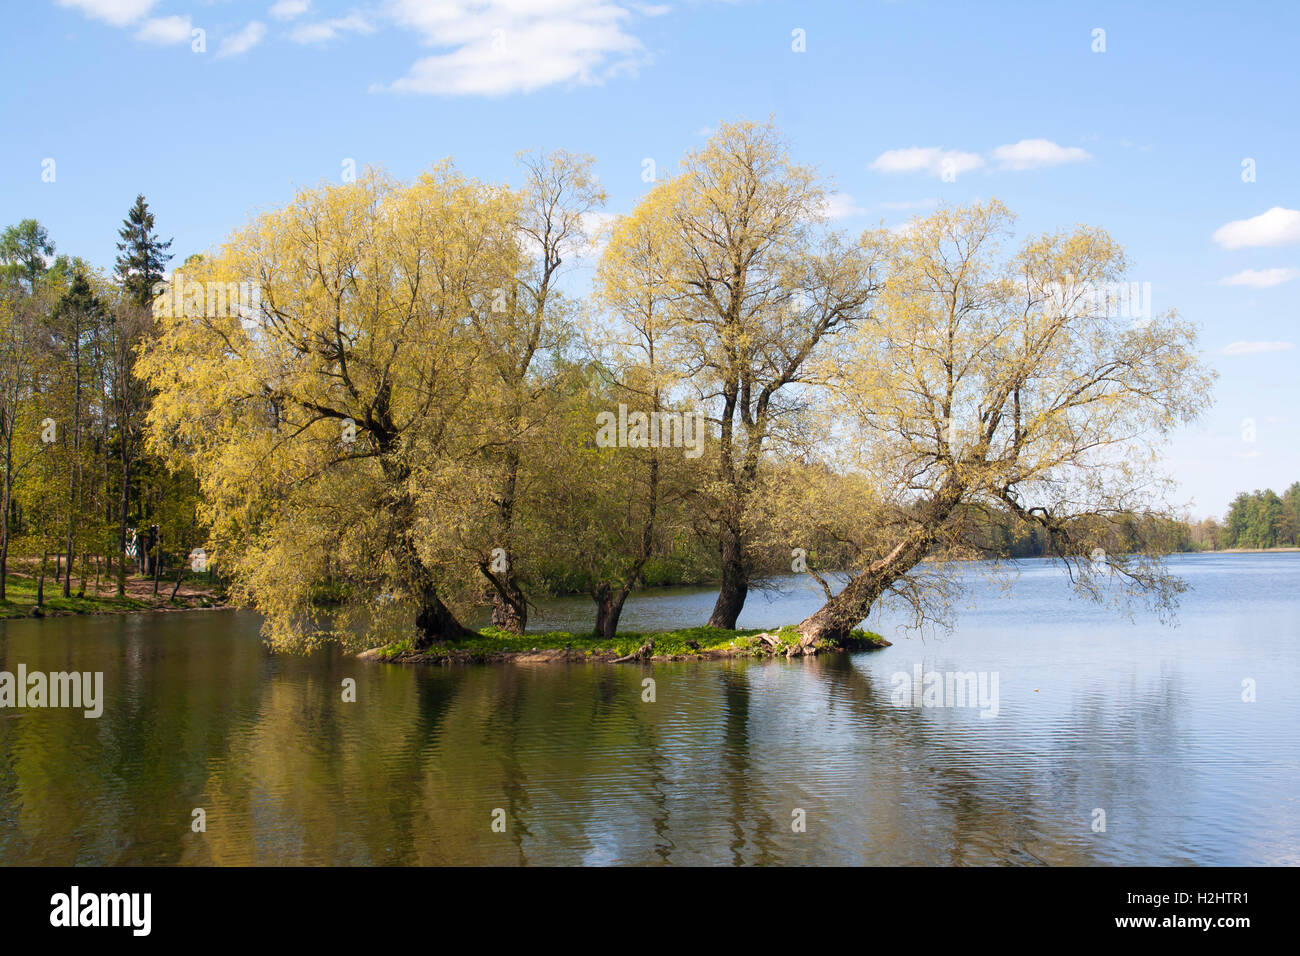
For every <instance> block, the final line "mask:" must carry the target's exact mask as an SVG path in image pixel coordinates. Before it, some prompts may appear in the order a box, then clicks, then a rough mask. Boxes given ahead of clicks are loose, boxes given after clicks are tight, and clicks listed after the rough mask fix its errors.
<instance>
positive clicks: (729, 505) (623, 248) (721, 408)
mask: <svg viewBox="0 0 1300 956" xmlns="http://www.w3.org/2000/svg"><path fill="white" fill-rule="evenodd" d="M826 199H827V190H826V187H825V185H824V184H823V183H821V182H820V181H819V180H818V179H817V178H816V176H815V174H814V172H813V171H812V170H811V169H809V168H808V167H805V166H800V165H797V164H795V163H794V162H793V161H792V160H791V159H790V157H789V149H788V146H787V145H786V143H785V142H784V141H783V140H782V139H781V137H780V136H779V135H778V134H777V132H776V130H775V129H774V128H773V127H772V126H771V124H768V125H756V124H753V123H736V124H729V125H724V126H722V127H721V128H720V129H719V131H718V132H717V133H716V134H715V135H714V136H713V137H712V138H711V139H710V140H709V142H708V143H707V144H706V145H705V146H704V148H703V149H701V150H699V151H696V152H693V153H690V154H688V155H687V156H686V158H685V160H684V162H683V164H682V171H681V172H680V173H679V174H678V175H677V176H675V177H673V178H671V179H669V180H667V181H664V182H662V183H659V184H657V185H656V186H655V187H654V189H652V190H651V191H650V193H649V195H648V196H647V197H646V198H645V199H644V200H643V202H642V203H641V205H640V206H639V207H638V208H637V210H636V213H635V215H636V216H637V217H638V218H639V219H641V220H642V222H643V227H642V228H643V229H644V230H647V231H649V232H650V233H651V234H652V235H653V237H654V255H653V257H652V259H650V260H649V262H648V266H649V269H648V271H649V274H650V280H651V281H653V282H655V283H656V284H660V285H663V286H665V287H667V288H669V289H671V294H672V308H671V309H670V310H668V311H667V312H666V319H665V323H664V326H663V329H662V338H663V342H664V351H665V358H666V359H667V360H670V361H671V362H672V363H673V364H675V365H677V366H678V367H679V368H681V369H683V370H684V372H685V373H686V377H687V379H688V380H689V382H690V384H691V387H692V388H693V390H694V392H695V396H696V398H697V400H698V401H699V402H701V403H702V404H703V405H705V406H707V407H708V408H710V409H711V412H710V415H711V418H712V421H713V423H714V424H715V425H716V428H717V441H718V452H717V456H716V470H715V478H714V483H713V485H712V487H711V488H708V489H706V491H707V495H706V498H707V501H708V507H709V512H710V514H709V517H710V520H711V523H712V525H713V528H714V534H715V536H716V539H717V548H718V557H719V562H720V569H721V585H720V588H719V593H718V599H717V602H716V604H715V606H714V608H713V612H712V614H711V616H710V618H709V624H710V625H711V626H714V627H724V628H733V627H735V626H736V618H737V617H738V616H739V614H740V611H741V608H742V607H743V606H744V603H745V597H746V595H747V593H748V591H749V587H750V578H751V572H752V567H753V558H752V555H751V554H750V547H749V538H750V537H751V535H752V532H753V527H752V521H751V519H752V500H751V497H752V494H753V491H754V488H755V484H756V481H757V479H758V475H759V469H760V466H761V463H762V460H763V453H764V450H765V448H766V447H767V446H769V445H770V444H771V443H772V442H774V441H776V442H780V441H782V440H784V439H787V438H789V437H791V436H792V435H794V434H796V433H797V428H795V427H794V426H795V424H796V423H797V422H798V416H799V412H800V411H801V410H802V407H803V404H804V397H803V394H804V393H803V389H804V388H805V387H806V386H808V385H810V384H813V383H814V382H815V381H816V379H817V375H816V371H815V370H816V360H817V358H818V352H819V350H820V348H821V346H822V345H823V344H824V342H825V341H826V340H827V339H829V338H831V337H832V336H835V335H837V334H838V333H840V332H842V331H844V330H846V329H848V328H850V327H851V326H852V325H853V324H854V323H855V322H857V321H859V320H860V319H862V318H863V317H865V316H866V314H867V312H868V306H869V303H870V301H871V297H872V295H873V294H874V291H875V280H874V278H873V267H874V257H875V253H874V250H872V249H871V248H870V247H869V246H865V245H862V244H856V245H855V244H850V243H847V242H845V241H844V240H843V239H842V238H840V237H838V236H836V235H834V234H827V233H826V232H825V230H824V229H822V228H821V226H822V223H823V221H824V210H825V207H826ZM641 254H642V253H641V247H640V244H639V243H636V242H628V241H615V242H611V244H610V246H609V248H608V250H607V251H606V253H605V258H606V260H607V262H608V268H609V269H610V270H612V271H619V270H622V269H623V268H624V265H623V260H625V259H626V258H627V257H629V256H640V255H641ZM787 429H790V430H789V431H787Z"/></svg>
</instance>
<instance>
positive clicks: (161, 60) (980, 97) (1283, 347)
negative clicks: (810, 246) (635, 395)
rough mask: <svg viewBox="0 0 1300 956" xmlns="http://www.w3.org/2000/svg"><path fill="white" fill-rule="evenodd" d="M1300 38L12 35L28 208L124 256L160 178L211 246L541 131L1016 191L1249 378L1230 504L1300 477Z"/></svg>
mask: <svg viewBox="0 0 1300 956" xmlns="http://www.w3.org/2000/svg"><path fill="white" fill-rule="evenodd" d="M196 30H198V31H202V32H201V33H198V34H196V33H195V32H194V31H196ZM796 30H801V31H803V38H804V41H803V45H804V46H805V49H804V51H803V52H796V51H795V50H794V49H793V47H794V46H797V45H798V44H797V43H796V35H795V34H794V31H796ZM1097 30H1104V31H1105V33H1104V47H1105V49H1104V51H1099V50H1097V49H1095V48H1096V47H1099V46H1100V43H1099V42H1098V41H1099V39H1102V38H1101V37H1099V36H1098V35H1097V34H1096V33H1095V31H1097ZM1297 37H1300V4H1295V3H1292V2H1280V0H1278V2H1261V3H1254V4H1250V5H1249V6H1247V7H1241V8H1233V7H1231V6H1227V5H1223V6H1222V7H1221V6H1220V5H1219V4H1209V3H1204V4H1200V3H1186V2H1184V3H1178V4H1172V3H1171V4H1167V5H1164V4H1136V3H1131V4H1118V3H1087V4H1075V5H1066V4H1055V3H1052V4H1046V3H1023V4H1013V3H999V4H984V3H980V4H975V3H969V2H964V3H937V2H932V3H923V2H908V0H900V2H894V3H886V2H879V0H862V2H836V3H816V4H813V3H782V2H772V0H768V2H759V0H754V2H733V3H726V2H705V0H700V2H668V3H653V2H629V0H455V2H437V0H424V2H420V0H392V2H389V0H379V2H359V3H350V2H346V0H345V2H326V0H256V2H252V0H207V2H204V0H35V2H31V3H24V4H22V5H15V6H14V7H13V8H11V9H9V10H6V24H5V31H4V33H3V35H0V60H2V62H3V64H4V66H3V80H4V82H3V85H2V86H0V103H2V104H3V119H4V127H3V128H4V141H5V147H4V149H3V150H0V223H6V224H7V223H11V222H15V221H17V220H18V219H21V218H26V217H35V218H37V219H39V220H41V221H42V222H43V223H44V224H45V225H46V226H47V227H48V228H49V230H50V232H51V235H52V236H53V238H54V240H55V242H56V243H57V245H58V248H59V251H60V252H66V253H71V254H77V255H81V256H84V257H85V258H86V259H88V260H89V261H91V262H92V263H94V264H95V265H98V266H103V267H107V266H109V265H110V264H111V262H112V259H113V255H114V252H115V250H114V245H113V243H114V242H115V240H116V228H117V226H118V224H119V222H120V220H121V219H122V217H123V215H124V214H125V212H126V210H127V208H128V206H129V205H130V203H131V201H132V199H133V198H134V196H135V194H136V193H137V192H144V193H145V195H146V197H147V198H148V200H149V203H150V206H151V207H152V209H153V210H154V212H155V214H156V215H157V218H158V225H159V228H160V229H161V230H162V232H163V233H164V235H168V236H174V237H175V244H174V246H173V251H175V252H177V253H178V255H179V257H180V258H183V257H184V256H186V255H188V254H189V253H191V252H197V251H202V250H203V249H205V248H208V247H210V246H212V245H214V244H215V243H217V242H219V241H220V240H221V239H222V237H224V236H225V235H226V234H227V233H228V232H229V231H230V230H231V229H233V228H235V227H236V226H238V225H239V224H241V223H242V222H244V221H245V220H246V219H247V218H248V216H249V215H250V214H252V213H255V212H257V211H258V210H260V209H265V208H269V207H273V206H277V205H279V204H282V203H284V202H285V201H287V200H288V199H289V198H290V197H291V195H292V192H293V190H294V188H295V187H296V186H302V185H308V184H314V183H317V182H319V181H321V180H326V179H331V180H337V179H339V178H340V176H341V175H342V170H343V164H344V163H345V161H347V160H352V161H354V162H355V163H356V165H357V166H358V167H360V166H363V165H365V164H367V163H375V164H381V165H383V166H385V167H386V168H387V169H388V170H389V171H390V172H392V173H394V174H396V175H399V176H402V177H407V176H411V175H414V174H415V173H417V172H418V171H420V170H421V169H423V168H425V167H426V166H428V165H429V164H430V163H432V162H434V161H436V160H438V159H440V158H443V157H447V156H450V157H453V158H454V159H455V160H456V162H457V164H458V165H459V166H460V167H461V168H462V169H464V170H465V171H466V172H468V173H470V174H472V175H475V176H478V177H481V178H485V179H491V180H512V181H513V180H516V179H517V173H516V170H515V167H514V160H513V157H514V154H515V153H516V152H517V151H518V150H520V149H533V148H540V149H555V148H565V149H569V150H572V151H577V152H588V153H591V154H593V155H594V156H596V157H597V160H598V171H599V174H600V176H601V179H602V181H603V182H604V183H605V185H606V188H607V190H608V192H609V197H610V201H609V205H608V210H609V211H610V212H613V213H618V212H624V211H627V210H628V209H630V208H631V207H632V206H633V205H634V204H635V202H636V200H637V198H638V196H640V195H641V194H642V193H643V192H644V191H645V190H646V189H647V188H648V185H647V183H645V182H644V181H643V180H642V177H641V172H642V169H643V161H644V160H645V159H647V158H650V159H653V160H655V162H656V163H657V164H658V165H659V167H660V168H661V169H670V168H671V167H672V165H673V164H674V163H675V161H676V160H677V158H678V157H679V156H680V155H681V153H682V152H683V150H685V149H687V148H690V147H693V146H697V145H699V144H700V143H701V142H702V141H703V139H704V136H705V135H707V131H708V129H709V128H710V127H712V126H714V125H716V124H717V123H718V122H719V121H720V120H729V119H737V118H742V117H747V118H752V119H765V118H767V117H768V116H769V115H770V116H772V117H773V118H774V119H775V120H776V122H777V124H778V125H779V126H780V127H781V128H782V129H783V130H784V131H785V133H786V134H787V135H788V136H789V137H790V138H791V140H792V141H793V144H794V147H795V151H796V153H797V155H798V156H799V158H800V159H802V160H804V161H807V162H811V163H815V164H817V165H818V166H819V167H820V168H821V170H822V171H823V172H824V173H826V174H828V175H829V176H831V177H833V179H834V181H835V184H836V189H837V191H838V194H837V198H836V203H835V206H834V208H835V211H836V213H837V214H838V215H839V216H840V217H841V218H840V221H839V225H840V226H842V227H844V228H846V229H852V230H857V229H860V228H864V227H866V226H869V225H874V224H876V223H878V222H880V221H883V222H884V223H885V224H887V225H895V224H898V223H901V222H903V221H904V220H905V219H906V218H907V217H908V216H910V215H913V214H914V213H916V212H918V211H919V212H924V211H925V210H926V209H927V208H929V207H930V206H931V205H932V204H933V203H934V202H937V201H944V202H968V201H970V200H972V199H975V198H988V197H991V196H996V197H998V198H1000V199H1002V200H1003V201H1004V202H1006V203H1007V204H1008V205H1009V206H1010V207H1011V208H1012V209H1013V210H1014V211H1015V212H1017V213H1018V214H1019V216H1020V222H1019V227H1020V228H1021V230H1022V231H1025V232H1030V231H1038V230H1046V229H1053V228H1057V227H1063V226H1069V225H1072V224H1074V223H1080V222H1086V223H1089V224H1091V225H1097V226H1102V227H1104V228H1106V229H1107V230H1109V231H1110V232H1111V234H1112V235H1113V236H1115V237H1116V238H1117V239H1118V240H1119V241H1120V242H1122V243H1123V244H1124V246H1125V247H1126V248H1127V250H1128V253H1129V256H1130V259H1131V262H1132V271H1131V278H1132V279H1133V280H1134V281H1141V282H1150V283H1151V290H1152V301H1153V305H1154V307H1155V309H1156V311H1163V310H1165V309H1167V308H1171V307H1172V308H1177V309H1178V310H1179V312H1180V313H1181V314H1182V315H1183V316H1185V317H1186V318H1189V319H1191V320H1193V321H1195V322H1197V323H1199V324H1200V325H1201V327H1202V344H1203V346H1204V348H1205V352H1206V357H1207V359H1208V360H1209V361H1210V362H1211V363H1212V364H1213V365H1214V367H1215V368H1217V369H1218V370H1219V372H1220V373H1221V376H1222V377H1221V379H1220V381H1219V384H1218V388H1217V391H1216V395H1217V403H1216V406H1215V408H1214V410H1213V411H1212V412H1211V413H1210V414H1209V415H1208V416H1207V418H1206V419H1205V421H1204V422H1203V423H1202V424H1200V425H1198V426H1195V427H1193V428H1190V429H1186V430H1184V431H1183V432H1181V433H1180V434H1179V435H1178V437H1177V439H1176V440H1175V442H1174V444H1173V446H1172V447H1171V449H1170V453H1169V456H1168V468H1169V471H1170V473H1171V474H1173V475H1174V476H1176V477H1177V478H1178V479H1179V480H1180V482H1181V493H1180V500H1182V501H1184V502H1186V503H1188V504H1190V506H1191V509H1190V510H1191V511H1192V513H1193V514H1194V515H1196V516H1198V517H1199V516H1204V515H1219V514H1221V513H1222V512H1223V511H1224V510H1225V509H1226V505H1227V503H1228V500H1229V499H1230V498H1231V496H1232V495H1233V494H1234V493H1235V492H1237V491H1239V490H1243V489H1254V488H1260V487H1266V486H1271V487H1273V488H1274V489H1276V490H1279V491H1280V490H1281V489H1282V488H1283V487H1284V486H1285V485H1288V484H1290V483H1291V482H1292V481H1295V480H1300V402H1297V398H1298V397H1300V383H1298V382H1297V376H1296V366H1297V351H1296V349H1295V346H1294V343H1295V340H1296V335H1297V333H1296V323H1297V309H1296V306H1295V304H1294V303H1295V296H1296V294H1297V292H1300V190H1298V184H1300V124H1297V122H1296V118H1297V117H1296V111H1297V106H1296V104H1297V102H1300V80H1297V70H1296V68H1295V44H1296V40H1297ZM195 47H201V49H200V50H196V49H195ZM944 159H947V160H949V163H950V165H949V167H948V168H951V169H953V170H955V171H956V176H955V179H953V181H946V180H945V178H944V177H943V176H942V175H940V173H941V171H942V170H943V168H944V166H943V161H944ZM51 160H52V161H53V165H52V166H51V164H50V162H49V161H51ZM1246 160H1253V169H1254V178H1253V181H1246V180H1245V179H1244V178H1243V162H1245V161H1246ZM51 170H52V173H53V175H52V177H51V175H50V173H51ZM51 178H52V180H53V181H47V180H50V179H51ZM1252 435H1253V439H1254V440H1253V441H1251V440H1247V439H1248V438H1250V437H1252Z"/></svg>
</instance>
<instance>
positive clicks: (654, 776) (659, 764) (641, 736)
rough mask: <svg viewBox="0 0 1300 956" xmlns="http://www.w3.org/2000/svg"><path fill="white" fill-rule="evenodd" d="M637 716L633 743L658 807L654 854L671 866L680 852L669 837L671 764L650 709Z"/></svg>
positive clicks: (651, 670)
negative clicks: (638, 753) (667, 769)
mask: <svg viewBox="0 0 1300 956" xmlns="http://www.w3.org/2000/svg"><path fill="white" fill-rule="evenodd" d="M653 673H654V668H653V667H652V666H647V667H644V668H642V669H641V674H642V675H645V676H651V675H653ZM638 699H639V698H638ZM633 713H634V716H633V719H632V741H633V743H635V744H636V747H637V750H638V751H639V752H640V753H641V754H643V757H642V760H643V762H644V764H645V767H646V771H647V775H648V777H649V779H648V781H647V783H648V786H649V799H650V803H651V805H652V806H653V807H654V813H653V816H652V817H651V819H650V825H651V827H653V829H654V833H655V845H654V854H655V856H657V857H658V858H659V860H660V861H661V862H663V863H671V862H672V851H673V850H674V849H676V844H674V843H673V840H672V838H671V837H670V836H669V835H668V833H669V826H668V777H667V775H666V774H665V773H664V768H665V767H666V765H667V760H666V759H665V757H664V753H663V749H662V745H661V742H660V739H659V732H658V729H657V728H656V727H655V725H654V724H653V723H652V722H651V721H650V720H649V719H648V717H649V713H648V711H647V709H646V707H644V706H643V707H641V708H639V709H637V710H636V711H634V712H633Z"/></svg>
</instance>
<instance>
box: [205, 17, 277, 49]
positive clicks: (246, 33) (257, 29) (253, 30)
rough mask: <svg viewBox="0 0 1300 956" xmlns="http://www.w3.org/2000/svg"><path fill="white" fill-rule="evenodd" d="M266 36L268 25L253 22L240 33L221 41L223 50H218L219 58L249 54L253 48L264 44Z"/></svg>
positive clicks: (256, 21)
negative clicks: (263, 39) (263, 40)
mask: <svg viewBox="0 0 1300 956" xmlns="http://www.w3.org/2000/svg"><path fill="white" fill-rule="evenodd" d="M265 36H266V24H264V23H262V22H260V21H258V20H253V21H252V22H251V23H249V24H248V26H246V27H244V29H242V30H240V31H239V32H238V33H232V34H230V36H228V37H223V38H222V40H221V48H220V49H219V50H217V56H238V55H239V54H241V53H247V52H248V51H249V50H251V49H252V48H253V47H255V46H257V45H258V44H259V43H261V42H262V38H263V37H265Z"/></svg>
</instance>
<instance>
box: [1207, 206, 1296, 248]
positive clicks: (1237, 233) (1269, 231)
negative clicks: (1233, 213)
mask: <svg viewBox="0 0 1300 956" xmlns="http://www.w3.org/2000/svg"><path fill="white" fill-rule="evenodd" d="M1214 241H1215V242H1217V243H1218V244H1219V245H1221V246H1222V247H1223V248H1225V249H1243V248H1246V247H1248V246H1281V245H1286V244H1287V243H1291V242H1300V210H1297V209H1283V208H1282V207H1281V206H1274V207H1273V208H1272V209H1270V210H1269V211H1268V212H1264V213H1260V214H1259V215H1258V216H1255V217H1253V218H1251V219H1236V220H1234V221H1232V222H1230V223H1228V224H1227V225H1224V226H1220V227H1219V228H1218V229H1217V230H1215V233H1214Z"/></svg>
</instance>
